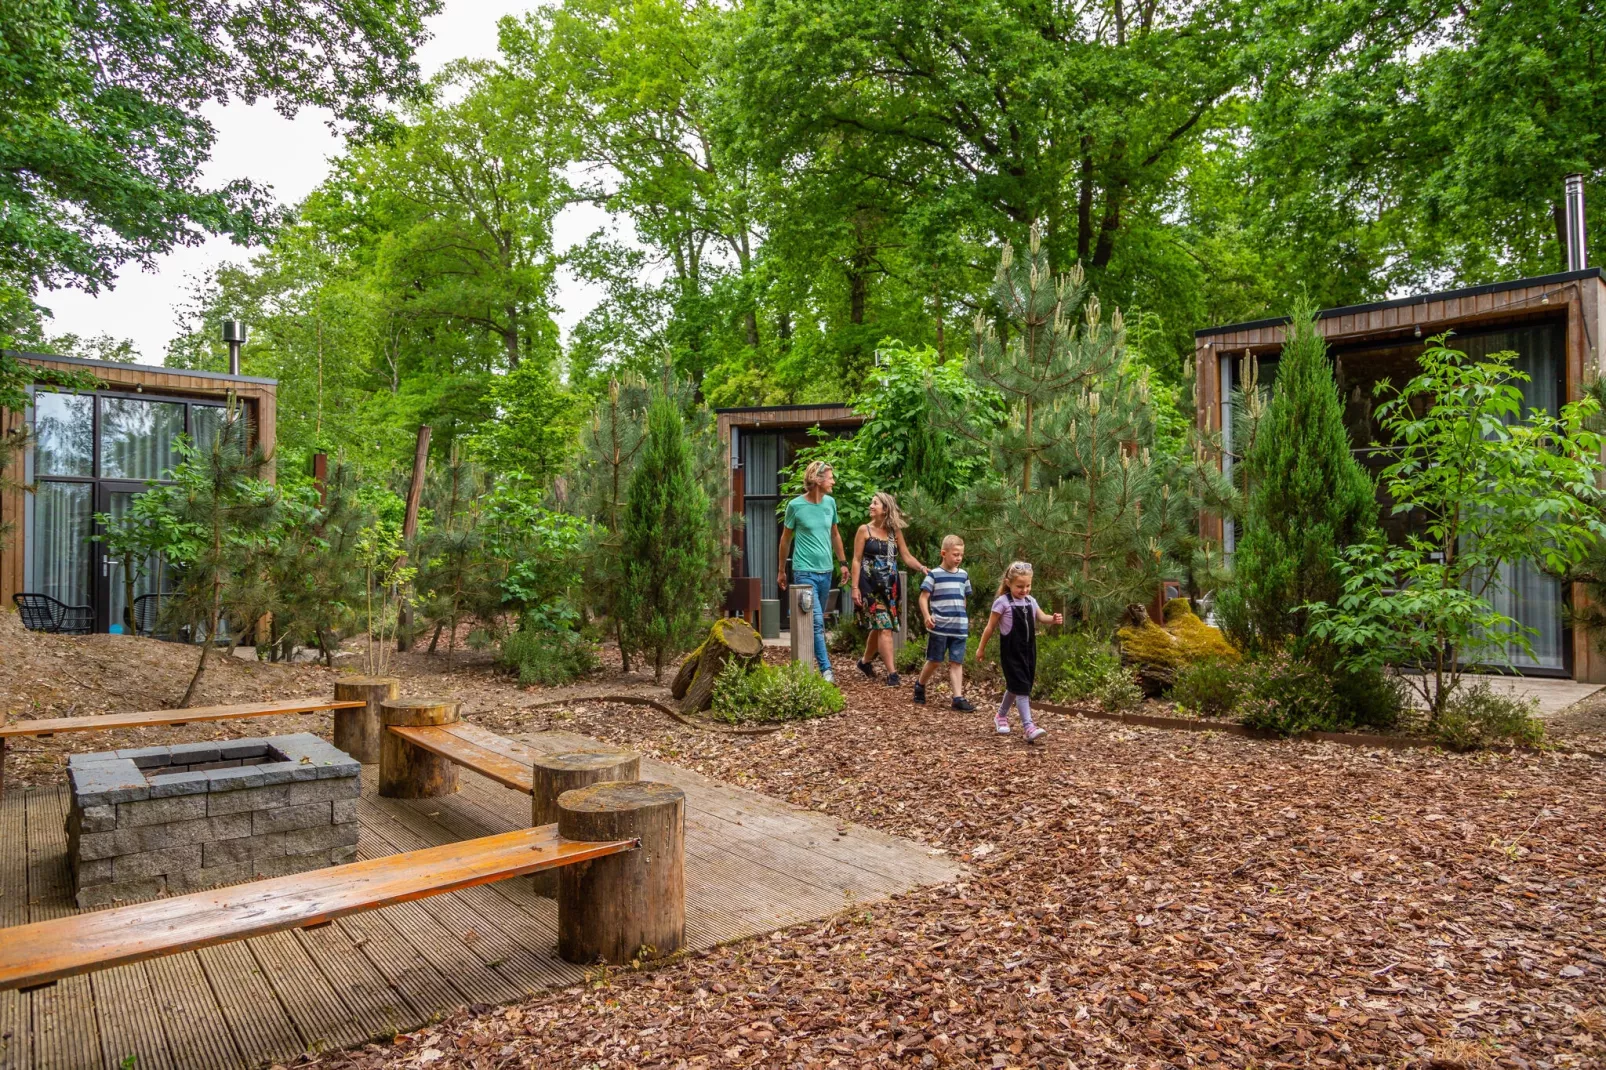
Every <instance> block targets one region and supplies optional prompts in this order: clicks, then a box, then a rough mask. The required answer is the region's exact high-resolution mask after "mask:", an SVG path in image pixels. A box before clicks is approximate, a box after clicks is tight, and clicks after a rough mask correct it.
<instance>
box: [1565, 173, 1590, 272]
mask: <svg viewBox="0 0 1606 1070" xmlns="http://www.w3.org/2000/svg"><path fill="white" fill-rule="evenodd" d="M1566 215H1567V270H1568V271H1582V270H1584V268H1586V267H1588V266H1589V250H1588V249H1587V248H1586V247H1585V246H1586V240H1585V235H1584V176H1583V175H1568V176H1567V205H1566Z"/></svg>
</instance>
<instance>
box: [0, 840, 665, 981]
mask: <svg viewBox="0 0 1606 1070" xmlns="http://www.w3.org/2000/svg"><path fill="white" fill-rule="evenodd" d="M640 844H641V841H640V840H639V839H636V838H630V839H616V840H608V841H601V842H592V841H580V840H565V839H563V838H561V837H560V836H559V835H558V827H557V825H556V824H552V825H543V826H540V827H539V828H529V829H519V830H517V831H514V832H504V833H502V834H500V835H496V836H485V837H482V838H480V839H474V840H464V841H462V842H460V843H449V844H444V845H442V846H439V847H429V848H425V849H424V850H422V851H408V852H405V853H403V854H395V855H388V856H386V857H384V858H371V859H365V860H364V861H361V862H352V863H349V864H347V865H343V866H333V867H331V868H329V869H323V870H315V871H313V872H310V873H297V874H293V875H291V876H288V877H275V878H273V879H272V880H265V881H256V882H254V883H251V884H240V885H235V886H233V887H229V888H220V889H217V890H214V891H205V892H194V893H192V894H190V895H181V896H175V897H174V898H171V899H156V900H152V901H151V902H148V903H136V904H133V905H131V906H125V907H116V908H114V909H111V910H103V911H99V912H96V913H90V914H78V915H74V916H72V917H65V918H54V919H52V920H50V921H39V922H34V923H32V924H30V925H18V926H16V927H14V928H8V929H0V991H4V990H6V989H13V988H15V989H22V990H28V989H33V988H42V987H45V986H47V985H51V984H54V983H56V982H57V981H59V980H61V979H62V978H63V977H72V976H73V975H75V974H80V973H88V972H90V971H92V970H101V969H107V968H110V967H112V966H121V965H125V964H127V963H131V962H141V961H144V960H146V959H153V958H159V957H161V956H163V955H175V954H178V953H180V952H183V951H193V950H195V949H196V948H202V947H210V946H212V945H214V944H221V943H226V942H228V941H231V940H243V939H246V938H248V937H252V936H262V935H264V934H267V933H274V932H280V931H283V930H286V929H310V928H319V927H321V926H324V925H327V924H329V923H330V922H332V921H334V920H335V919H337V918H343V917H345V916H346V915H348V914H355V913H358V912H360V911H364V910H375V909H377V908H379V907H383V906H389V905H391V904H392V903H405V902H408V901H410V900H413V899H422V898H424V897H426V896H431V895H440V894H441V893H443V892H452V891H457V890H459V889H462V888H471V887H474V886H475V885H479V884H488V883H490V882H492V881H499V880H504V879H506V878H508V877H517V876H520V875H522V874H526V873H535V872H538V871H541V870H548V869H556V868H559V867H562V866H569V865H573V864H574V863H576V862H590V861H593V860H595V859H599V858H606V857H607V856H609V855H616V854H621V853H624V852H627V851H634V850H635V849H636V848H637V847H639V846H640Z"/></svg>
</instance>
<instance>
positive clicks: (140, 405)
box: [100, 397, 184, 479]
mask: <svg viewBox="0 0 1606 1070" xmlns="http://www.w3.org/2000/svg"><path fill="white" fill-rule="evenodd" d="M183 432H184V406H183V405H182V404H179V403H177V402H172V401H145V400H143V399H140V398H116V397H102V398H101V399H100V475H101V478H102V479H166V478H168V476H169V475H170V473H171V472H172V471H173V466H174V465H175V464H177V463H178V451H177V450H176V449H174V442H175V440H176V439H177V438H178V436H179V435H180V434H182V433H183Z"/></svg>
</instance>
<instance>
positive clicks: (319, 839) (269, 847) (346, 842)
mask: <svg viewBox="0 0 1606 1070" xmlns="http://www.w3.org/2000/svg"><path fill="white" fill-rule="evenodd" d="M257 842H258V843H260V844H261V845H262V847H261V849H260V850H259V852H258V857H259V858H271V857H276V856H278V855H302V854H311V853H314V852H327V851H329V850H330V849H331V848H334V847H351V846H354V845H355V844H356V842H357V825H356V823H355V822H353V823H350V824H346V825H320V826H318V827H317V828H310V829H295V830H293V831H290V832H274V833H270V834H268V835H266V836H259V837H258V838H257ZM325 857H327V855H325Z"/></svg>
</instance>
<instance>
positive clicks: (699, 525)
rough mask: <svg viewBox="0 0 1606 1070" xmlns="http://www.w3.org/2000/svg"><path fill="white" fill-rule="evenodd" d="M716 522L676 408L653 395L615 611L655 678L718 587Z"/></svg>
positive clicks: (685, 643)
mask: <svg viewBox="0 0 1606 1070" xmlns="http://www.w3.org/2000/svg"><path fill="white" fill-rule="evenodd" d="M715 523H716V519H715V516H714V510H713V508H712V503H710V501H709V498H708V494H707V492H706V491H705V490H704V489H703V487H702V484H701V483H700V482H699V480H698V478H697V467H696V458H695V454H694V451H693V449H692V446H691V443H690V442H689V441H688V439H687V434H686V427H685V421H684V419H683V418H682V416H681V412H680V406H679V405H678V404H676V402H675V401H674V399H673V398H671V397H669V396H667V394H666V393H659V394H657V396H655V397H654V398H653V401H652V405H651V406H650V407H649V409H648V410H647V438H646V442H645V444H644V446H643V449H642V456H641V464H640V465H639V466H638V467H637V469H636V472H635V475H634V476H633V477H632V478H631V480H630V493H629V498H628V500H627V502H626V506H625V515H624V524H623V530H622V531H621V533H620V534H621V543H622V549H623V551H624V576H625V581H626V582H625V585H624V589H623V591H622V595H623V597H622V598H621V600H620V606H619V614H620V623H621V627H622V635H623V640H624V642H625V644H626V645H627V646H629V647H630V648H631V649H633V650H636V651H640V652H642V653H644V654H646V655H647V656H648V657H649V658H650V659H651V660H652V666H653V671H654V673H655V674H656V675H659V676H661V675H662V674H663V668H664V664H665V662H666V661H667V660H668V659H669V658H670V657H671V656H673V655H674V654H676V653H678V652H679V651H681V650H684V649H687V648H688V647H689V646H690V645H691V644H692V643H693V642H694V639H695V636H696V634H697V632H698V625H699V624H700V622H701V621H702V620H703V618H704V615H705V613H706V612H707V610H708V609H709V608H710V607H711V606H712V605H713V604H714V603H715V602H716V601H717V599H718V597H719V594H720V592H721V589H722V587H723V581H722V579H721V577H720V565H721V563H722V558H723V555H722V554H721V552H720V545H719V540H718V538H716V536H715Z"/></svg>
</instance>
